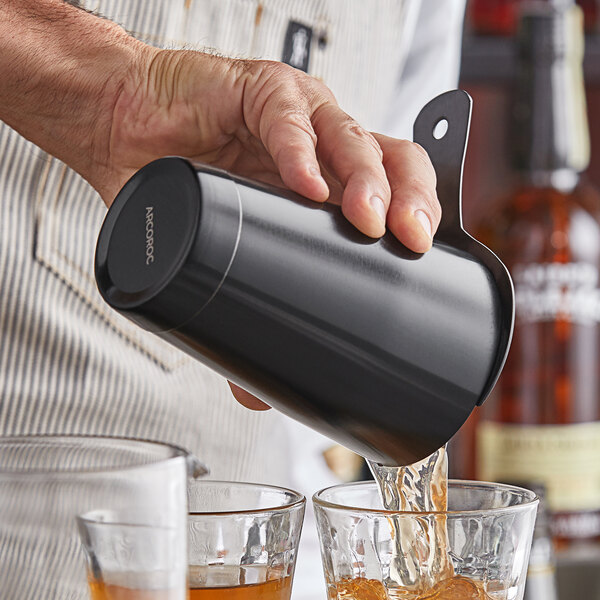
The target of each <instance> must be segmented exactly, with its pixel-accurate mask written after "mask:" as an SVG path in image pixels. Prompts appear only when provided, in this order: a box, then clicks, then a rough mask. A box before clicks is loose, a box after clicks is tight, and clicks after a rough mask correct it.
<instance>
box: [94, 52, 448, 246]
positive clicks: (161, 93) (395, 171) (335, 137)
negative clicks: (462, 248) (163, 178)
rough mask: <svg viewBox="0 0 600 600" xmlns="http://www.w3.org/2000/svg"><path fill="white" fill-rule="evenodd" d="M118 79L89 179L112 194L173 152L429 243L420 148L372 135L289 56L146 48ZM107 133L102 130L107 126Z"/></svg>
mask: <svg viewBox="0 0 600 600" xmlns="http://www.w3.org/2000/svg"><path fill="white" fill-rule="evenodd" d="M143 54H144V58H143V60H142V61H141V63H140V64H139V65H138V68H136V69H134V70H132V72H131V73H130V75H129V76H128V77H127V78H126V79H125V80H124V81H123V84H122V85H121V86H119V95H118V97H117V99H116V101H115V103H114V113H113V118H112V120H111V122H112V126H111V128H110V138H109V141H108V142H107V143H101V144H98V146H97V147H98V148H100V149H103V150H105V151H106V152H105V154H104V155H99V156H98V157H97V162H98V163H99V164H107V165H110V166H111V169H112V173H110V174H109V177H108V178H107V179H105V180H104V181H102V180H95V179H94V173H91V174H90V175H89V178H90V181H91V182H92V184H93V185H94V186H95V187H96V188H97V189H98V190H99V191H100V192H101V193H102V195H103V197H104V198H105V200H106V201H107V202H110V201H111V200H112V198H113V196H114V195H115V194H116V192H117V191H118V188H119V187H120V186H121V185H122V184H123V183H124V181H125V180H126V179H127V178H128V177H129V176H131V175H132V174H133V172H134V171H135V170H136V169H138V168H139V167H141V166H142V165H144V164H146V163H148V162H149V161H150V160H152V159H154V158H157V157H159V156H164V155H167V154H173V155H181V156H186V157H189V158H192V159H194V160H197V161H200V162H205V163H210V164H213V165H217V166H219V167H222V168H224V169H227V170H230V171H232V172H235V173H238V174H240V175H245V176H248V177H251V178H255V179H260V180H263V181H266V182H270V183H274V184H277V185H283V186H286V187H288V188H291V189H292V190H294V191H295V192H298V193H299V194H302V195H303V196H306V197H307V198H310V199H312V200H315V201H317V202H324V201H326V200H331V201H334V202H339V203H341V205H342V211H343V213H344V215H345V216H346V217H347V218H348V220H350V221H351V222H352V223H353V224H354V225H355V226H356V227H357V228H358V229H360V230H361V231H362V232H363V233H365V234H366V235H368V236H371V237H380V236H381V235H383V233H384V232H385V229H386V225H387V227H389V228H390V229H391V231H392V232H393V233H394V234H395V235H396V236H397V237H398V238H399V239H400V240H401V241H402V242H403V243H404V244H405V245H406V246H408V247H409V248H411V249H412V250H414V251H416V252H425V251H426V250H428V249H429V248H430V246H431V236H432V233H433V232H434V231H435V229H436V228H437V225H438V223H439V219H440V208H439V205H438V202H437V197H436V192H435V183H436V182H435V172H434V170H433V167H432V166H431V163H430V161H429V158H428V157H427V154H426V153H425V151H423V150H422V149H421V148H420V147H419V146H417V145H416V144H413V143H411V142H407V141H401V140H394V139H392V138H388V137H385V136H383V135H377V134H375V135H372V134H371V133H369V132H368V131H365V130H364V129H363V128H362V127H361V126H360V125H359V124H358V123H356V121H354V120H353V119H352V118H351V117H349V116H348V115H347V114H346V113H344V112H343V111H342V110H341V109H340V108H339V106H338V105H337V103H336V101H335V99H334V97H333V95H332V93H331V92H330V91H329V89H328V88H327V87H325V86H324V85H323V84H322V83H320V82H319V81H317V80H315V79H313V78H312V77H309V76H308V75H306V74H305V73H303V72H301V71H298V70H296V69H293V68H292V67H289V66H287V65H284V64H281V63H276V62H270V61H258V60H257V61H248V60H232V59H226V58H221V57H215V56H210V55H207V54H203V53H198V52H190V51H164V50H157V49H155V48H149V47H147V48H146V50H145V52H144V53H143ZM107 133H108V132H107Z"/></svg>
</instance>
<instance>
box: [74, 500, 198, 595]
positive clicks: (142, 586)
mask: <svg viewBox="0 0 600 600" xmlns="http://www.w3.org/2000/svg"><path fill="white" fill-rule="evenodd" d="M136 521H140V518H139V515H137V514H132V513H130V514H129V515H127V514H126V513H122V514H117V513H114V512H112V511H104V510H96V511H91V512H89V513H87V514H85V515H82V516H81V517H77V524H78V526H79V534H80V536H81V540H82V543H83V547H84V550H85V553H86V557H87V561H88V577H89V583H90V594H91V597H92V600H109V599H111V600H112V599H118V600H182V599H183V598H187V581H186V573H187V556H186V552H185V542H184V540H182V538H181V532H180V531H178V529H177V527H175V526H170V527H169V526H166V525H163V526H160V525H150V524H144V523H143V522H136Z"/></svg>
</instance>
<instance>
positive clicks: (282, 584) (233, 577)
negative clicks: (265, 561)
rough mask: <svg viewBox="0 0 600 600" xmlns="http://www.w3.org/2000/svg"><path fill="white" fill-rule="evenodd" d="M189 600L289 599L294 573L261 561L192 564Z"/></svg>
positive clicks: (189, 577) (189, 575) (189, 574)
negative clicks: (254, 563) (236, 564)
mask: <svg viewBox="0 0 600 600" xmlns="http://www.w3.org/2000/svg"><path fill="white" fill-rule="evenodd" d="M188 579H189V582H188V583H189V596H188V597H189V600H289V598H290V595H291V593H292V577H291V576H290V575H289V574H286V573H282V572H281V570H280V569H273V568H267V567H265V566H262V565H249V566H243V567H233V566H220V565H212V566H208V567H206V566H196V565H192V566H190V568H189V573H188Z"/></svg>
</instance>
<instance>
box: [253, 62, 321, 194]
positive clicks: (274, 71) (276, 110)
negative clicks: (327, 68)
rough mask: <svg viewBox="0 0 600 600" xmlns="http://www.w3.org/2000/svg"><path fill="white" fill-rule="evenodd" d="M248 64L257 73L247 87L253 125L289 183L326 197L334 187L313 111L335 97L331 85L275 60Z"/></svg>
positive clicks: (282, 175) (254, 132)
mask: <svg viewBox="0 0 600 600" xmlns="http://www.w3.org/2000/svg"><path fill="white" fill-rule="evenodd" d="M251 63H252V64H251ZM247 64H251V67H250V69H251V76H250V83H246V85H245V86H244V90H245V91H244V95H243V101H242V104H243V113H244V122H245V123H246V126H247V127H248V130H249V131H250V132H251V133H252V134H253V135H255V136H256V137H258V138H259V139H260V140H261V141H262V143H263V144H264V146H265V148H266V150H267V152H268V153H269V154H270V155H271V157H272V159H273V161H274V163H275V165H276V167H277V169H278V171H279V174H280V176H281V179H282V181H283V183H284V184H285V185H286V186H288V187H289V188H290V189H292V190H294V191H295V192H297V193H299V194H302V195H303V196H306V197H307V198H310V199H311V200H316V201H319V202H324V201H325V200H327V198H328V196H329V189H328V187H327V184H326V183H325V180H324V179H323V177H322V176H321V173H320V168H319V163H318V161H317V156H316V152H315V147H316V144H317V136H316V134H315V131H314V130H313V126H312V123H311V115H312V111H313V109H312V105H313V103H314V102H319V101H321V102H324V101H326V99H325V97H326V96H328V97H331V98H333V96H332V95H331V93H330V92H328V91H327V88H325V86H322V84H319V82H317V81H316V80H314V79H312V78H311V77H308V76H307V75H305V74H304V73H301V72H300V71H298V70H297V69H293V68H292V67H289V66H288V65H283V64H280V63H275V62H269V61H249V62H248V63H247ZM322 94H323V95H324V96H323V97H321V95H322Z"/></svg>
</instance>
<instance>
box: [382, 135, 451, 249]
mask: <svg viewBox="0 0 600 600" xmlns="http://www.w3.org/2000/svg"><path fill="white" fill-rule="evenodd" d="M374 136H375V139H376V140H377V141H378V143H379V145H380V146H381V148H382V150H383V165H384V167H385V171H386V173H387V177H388V181H389V183H390V188H391V191H392V198H391V202H390V205H389V208H388V213H387V226H388V229H389V230H390V231H391V232H392V233H393V234H394V235H395V236H396V237H397V238H398V239H399V240H400V241H401V242H402V243H403V244H404V245H405V246H406V247H407V248H410V249H411V250H413V251H414V252H427V250H429V249H430V248H431V242H432V237H433V234H434V233H435V231H436V230H437V228H438V225H439V223H440V219H441V216H442V210H441V207H440V203H439V201H438V198H437V194H436V175H435V170H434V168H433V165H432V164H431V160H430V159H429V156H428V155H427V152H425V150H423V148H422V147H421V146H419V145H418V144H414V143H413V142H408V141H406V140H397V139H394V138H390V137H388V136H385V135H381V134H374Z"/></svg>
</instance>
